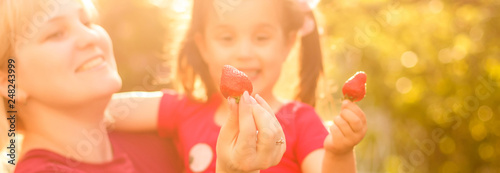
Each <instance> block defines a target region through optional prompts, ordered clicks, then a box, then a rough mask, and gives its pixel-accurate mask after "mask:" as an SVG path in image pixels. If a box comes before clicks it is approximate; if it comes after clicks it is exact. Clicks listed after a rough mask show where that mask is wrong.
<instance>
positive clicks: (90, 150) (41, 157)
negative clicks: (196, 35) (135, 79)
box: [0, 0, 284, 172]
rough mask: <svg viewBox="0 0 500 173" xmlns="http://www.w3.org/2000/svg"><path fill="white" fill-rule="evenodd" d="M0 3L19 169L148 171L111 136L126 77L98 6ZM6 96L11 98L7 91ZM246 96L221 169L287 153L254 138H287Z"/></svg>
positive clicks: (229, 131) (239, 168)
mask: <svg viewBox="0 0 500 173" xmlns="http://www.w3.org/2000/svg"><path fill="white" fill-rule="evenodd" d="M0 3H1V6H0V8H1V9H0V11H1V13H2V14H1V15H0V16H1V20H0V22H2V25H1V28H0V38H2V40H1V44H0V45H1V46H0V56H1V57H0V63H1V68H2V70H1V74H0V86H1V87H0V89H2V90H3V91H6V90H8V89H9V87H8V86H9V85H10V84H11V81H12V78H11V77H8V75H9V74H7V72H8V71H7V68H8V63H9V62H10V63H12V62H15V75H16V78H15V81H14V82H15V84H16V93H15V95H16V98H15V99H16V109H17V111H18V113H17V117H16V118H17V119H16V121H17V129H16V130H18V131H19V130H22V131H23V135H24V141H23V144H22V150H21V152H20V153H17V154H18V155H19V156H20V160H19V162H17V164H16V169H15V172H143V171H142V170H140V169H138V168H137V167H136V166H135V165H137V164H141V163H134V162H132V161H131V159H130V158H129V156H128V155H127V151H124V150H123V149H122V148H120V145H119V144H118V143H115V142H114V141H113V140H112V139H110V138H109V136H108V132H107V129H106V125H105V123H104V122H105V121H104V117H105V109H106V106H107V105H108V102H109V101H110V99H111V96H112V94H113V93H115V92H117V91H118V90H119V89H120V87H121V79H120V76H119V75H118V73H117V70H116V63H115V59H114V54H113V49H112V44H111V40H110V39H109V36H108V34H107V33H106V31H105V30H104V29H102V28H101V27H100V26H98V25H96V24H94V20H95V19H96V17H97V16H96V14H95V12H94V7H93V4H92V2H91V1H89V0H1V1H0ZM4 38H7V39H4ZM9 59H13V60H14V61H9ZM9 68H11V67H9ZM9 80H11V81H9ZM2 96H3V97H4V98H5V99H8V98H9V95H8V93H7V92H2ZM245 98H246V100H247V101H245V102H241V103H240V104H239V105H238V106H237V105H236V104H234V101H233V102H231V103H232V105H233V109H231V112H232V115H233V116H232V118H231V119H230V120H229V121H228V122H227V123H226V124H225V125H224V126H223V128H222V129H221V134H225V135H224V136H223V137H221V138H219V142H218V150H217V154H218V155H220V157H219V159H218V160H217V172H251V171H256V170H258V169H264V168H266V167H269V166H272V165H274V164H277V162H279V160H280V159H281V156H282V155H283V152H284V147H281V146H280V145H276V144H275V143H273V142H272V141H271V142H269V141H267V140H261V139H260V138H259V139H257V136H256V134H255V131H256V130H261V129H263V128H264V129H265V128H270V129H271V130H272V131H273V132H275V134H274V135H276V136H278V135H282V134H283V133H282V129H281V127H276V126H273V125H271V124H270V123H269V121H276V118H275V117H274V116H272V115H273V114H272V112H269V111H268V110H269V109H268V105H267V104H265V103H262V102H259V103H256V102H252V100H253V98H251V97H250V96H248V95H247V96H246V97H245ZM5 99H4V101H5ZM254 119H255V121H254ZM5 120H6V119H5V118H2V120H1V121H5ZM0 124H3V125H5V122H1V123H0ZM257 127H259V128H257ZM0 129H5V128H0ZM1 134H6V133H4V132H1ZM255 139H257V140H255ZM265 142H267V143H265ZM257 146H258V148H257ZM2 148H4V147H2ZM249 151H250V152H249ZM249 158H250V159H251V161H249ZM252 158H255V159H252ZM264 158H265V159H264ZM147 161H148V160H144V161H143V162H147Z"/></svg>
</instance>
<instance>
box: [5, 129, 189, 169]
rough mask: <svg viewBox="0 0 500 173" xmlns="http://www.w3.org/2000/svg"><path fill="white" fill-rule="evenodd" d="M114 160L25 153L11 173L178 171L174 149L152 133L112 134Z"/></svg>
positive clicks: (178, 163) (42, 152)
mask: <svg viewBox="0 0 500 173" xmlns="http://www.w3.org/2000/svg"><path fill="white" fill-rule="evenodd" d="M109 137H110V140H111V143H112V146H113V154H114V156H113V157H114V158H113V160H112V161H110V162H107V163H101V164H90V163H84V162H78V161H75V160H73V159H68V158H66V156H62V155H59V154H57V153H54V152H52V151H48V150H44V149H34V150H30V151H28V152H27V153H26V154H25V155H24V156H23V157H22V158H21V160H20V162H19V163H17V164H16V168H15V170H14V172H15V173H168V172H172V173H174V172H175V173H177V172H181V170H182V168H181V167H180V162H179V161H178V156H177V153H176V151H175V147H174V146H173V144H172V142H171V141H170V140H168V139H161V138H159V137H158V136H157V135H156V134H153V133H151V134H147V133H141V134H132V133H121V132H112V133H110V135H109Z"/></svg>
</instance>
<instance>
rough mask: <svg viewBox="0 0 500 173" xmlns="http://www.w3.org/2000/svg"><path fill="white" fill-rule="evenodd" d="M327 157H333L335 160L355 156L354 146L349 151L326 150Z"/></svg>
mask: <svg viewBox="0 0 500 173" xmlns="http://www.w3.org/2000/svg"><path fill="white" fill-rule="evenodd" d="M325 157H327V158H330V159H333V160H343V159H348V158H351V157H354V148H353V149H350V150H347V151H342V152H339V151H330V150H326V151H325Z"/></svg>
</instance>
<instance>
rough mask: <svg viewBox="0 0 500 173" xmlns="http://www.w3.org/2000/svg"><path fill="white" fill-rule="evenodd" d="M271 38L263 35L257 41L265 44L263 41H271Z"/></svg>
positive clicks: (257, 37) (258, 36)
mask: <svg viewBox="0 0 500 173" xmlns="http://www.w3.org/2000/svg"><path fill="white" fill-rule="evenodd" d="M270 38H271V37H270V36H269V35H264V34H262V35H257V36H256V38H255V39H256V40H257V41H258V42H263V41H267V40H269V39H270Z"/></svg>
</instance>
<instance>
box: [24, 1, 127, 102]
mask: <svg viewBox="0 0 500 173" xmlns="http://www.w3.org/2000/svg"><path fill="white" fill-rule="evenodd" d="M64 2H65V3H64V4H58V5H61V6H60V7H59V8H54V9H56V10H57V11H39V12H38V13H35V14H36V15H35V16H33V17H31V18H27V20H28V22H27V23H28V25H29V26H25V28H26V27H30V28H31V29H32V30H34V31H35V32H34V34H31V35H30V37H28V39H26V40H25V41H24V42H22V45H21V46H18V47H17V49H16V56H15V57H14V58H15V60H16V75H17V76H16V80H17V82H18V85H17V87H18V88H17V89H18V91H21V92H24V94H26V95H27V102H28V104H29V103H30V102H31V101H37V102H40V103H43V104H49V105H51V106H69V105H79V104H82V103H86V102H89V101H92V100H95V99H100V98H106V97H110V96H111V94H113V93H114V92H117V91H118V90H119V89H120V88H121V78H120V76H119V75H118V72H117V69H116V63H115V58H114V54H113V50H112V44H111V40H110V38H109V35H108V34H107V33H106V31H105V30H104V29H103V28H101V27H100V26H98V25H95V24H93V22H92V21H91V18H90V14H88V13H86V10H84V7H83V6H82V4H81V3H80V2H78V1H76V0H70V1H64ZM44 13H46V14H45V18H43V17H40V16H43V14H44ZM40 19H45V20H40ZM22 36H23V35H20V36H19V37H22ZM23 38H26V37H23Z"/></svg>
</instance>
